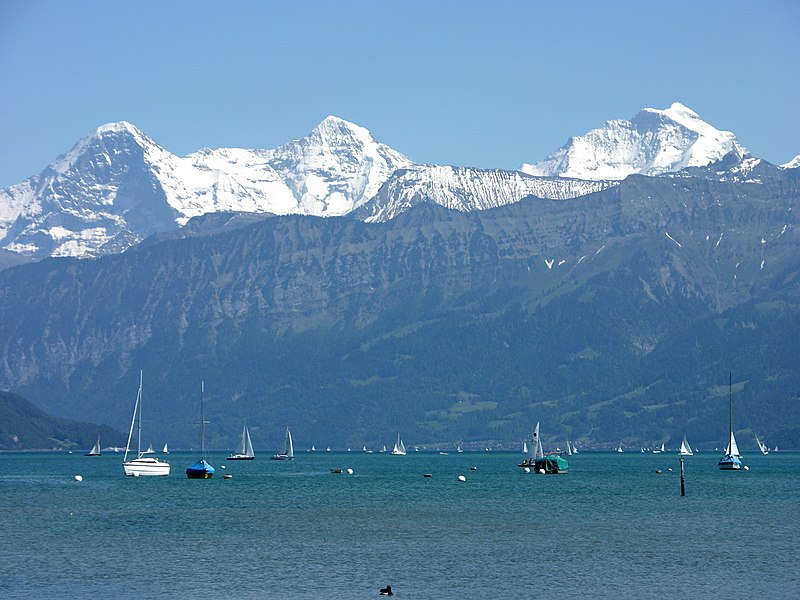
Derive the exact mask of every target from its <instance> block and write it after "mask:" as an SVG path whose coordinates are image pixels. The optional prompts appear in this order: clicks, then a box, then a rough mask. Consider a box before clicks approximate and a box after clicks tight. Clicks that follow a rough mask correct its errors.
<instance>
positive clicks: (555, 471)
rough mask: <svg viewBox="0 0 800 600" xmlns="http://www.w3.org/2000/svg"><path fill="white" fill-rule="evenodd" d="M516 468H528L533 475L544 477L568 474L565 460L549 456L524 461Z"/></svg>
mask: <svg viewBox="0 0 800 600" xmlns="http://www.w3.org/2000/svg"><path fill="white" fill-rule="evenodd" d="M517 466H518V467H528V468H529V469H533V472H534V473H544V474H545V475H563V474H566V473H569V462H568V461H567V459H565V458H563V457H561V456H558V455H552V454H551V455H549V456H545V457H543V458H537V459H536V460H533V459H530V458H529V459H526V460H524V461H522V462H521V463H520V464H518V465H517Z"/></svg>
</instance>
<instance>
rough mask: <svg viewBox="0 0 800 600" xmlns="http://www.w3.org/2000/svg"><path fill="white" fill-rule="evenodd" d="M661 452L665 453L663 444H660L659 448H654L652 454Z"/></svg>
mask: <svg viewBox="0 0 800 600" xmlns="http://www.w3.org/2000/svg"><path fill="white" fill-rule="evenodd" d="M662 452H665V450H664V444H663V443H662V444H661V448H656V449H655V450H653V454H661V453H662Z"/></svg>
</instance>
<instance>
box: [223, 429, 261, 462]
mask: <svg viewBox="0 0 800 600" xmlns="http://www.w3.org/2000/svg"><path fill="white" fill-rule="evenodd" d="M255 457H256V453H255V452H254V451H253V442H251V441H250V431H249V430H248V429H247V424H245V425H244V426H243V427H242V447H241V450H240V451H239V452H236V453H234V454H231V455H230V456H229V457H228V458H227V459H226V460H253V459H254V458H255Z"/></svg>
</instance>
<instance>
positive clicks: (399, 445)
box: [392, 432, 406, 456]
mask: <svg viewBox="0 0 800 600" xmlns="http://www.w3.org/2000/svg"><path fill="white" fill-rule="evenodd" d="M392 454H394V455H396V456H405V454H406V447H405V444H403V440H401V439H400V433H399V432H398V434H397V441H396V442H395V444H394V448H392Z"/></svg>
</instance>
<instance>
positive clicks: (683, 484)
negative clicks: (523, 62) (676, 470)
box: [681, 456, 686, 496]
mask: <svg viewBox="0 0 800 600" xmlns="http://www.w3.org/2000/svg"><path fill="white" fill-rule="evenodd" d="M685 495H686V484H685V483H684V480H683V456H681V496H685Z"/></svg>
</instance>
